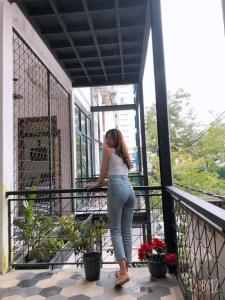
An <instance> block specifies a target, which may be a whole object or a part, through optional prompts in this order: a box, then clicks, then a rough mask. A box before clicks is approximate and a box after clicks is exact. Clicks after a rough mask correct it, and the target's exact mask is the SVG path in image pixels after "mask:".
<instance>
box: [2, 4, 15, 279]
mask: <svg viewBox="0 0 225 300" xmlns="http://www.w3.org/2000/svg"><path fill="white" fill-rule="evenodd" d="M12 54H13V51H12V24H11V5H10V4H9V2H8V1H7V0H0V273H1V272H5V271H6V270H7V267H8V257H7V256H8V215H7V200H6V198H5V192H6V191H7V190H12V188H13V99H12V95H13V68H12V62H13V58H12Z"/></svg>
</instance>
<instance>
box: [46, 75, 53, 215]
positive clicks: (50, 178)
mask: <svg viewBox="0 0 225 300" xmlns="http://www.w3.org/2000/svg"><path fill="white" fill-rule="evenodd" d="M50 85H51V80H50V72H49V71H48V70H47V87H48V156H49V157H48V169H49V203H50V216H51V215H52V199H51V197H52V195H51V189H52V146H53V144H52V117H51V88H50Z"/></svg>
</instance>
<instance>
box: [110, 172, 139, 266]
mask: <svg viewBox="0 0 225 300" xmlns="http://www.w3.org/2000/svg"><path fill="white" fill-rule="evenodd" d="M134 206H135V194H134V191H133V188H132V185H131V183H130V181H129V180H128V177H127V176H123V175H112V176H110V177H109V181H108V198H107V208H108V221H109V229H110V235H111V240H112V245H113V249H114V255H115V258H116V260H117V262H118V261H119V260H120V259H123V258H124V259H125V260H127V261H128V263H129V262H131V259H132V233H131V228H132V221H133V214H134Z"/></svg>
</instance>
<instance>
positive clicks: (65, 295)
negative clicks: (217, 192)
mask: <svg viewBox="0 0 225 300" xmlns="http://www.w3.org/2000/svg"><path fill="white" fill-rule="evenodd" d="M11 2H16V3H17V6H16V7H15V5H14V4H13V5H14V9H15V10H19V9H21V11H23V12H24V14H25V16H23V18H24V19H23V21H24V22H22V24H26V23H28V22H27V21H28V20H29V21H30V23H31V24H32V25H33V26H34V27H35V28H36V30H37V32H38V34H39V38H40V40H39V42H40V41H42V42H43V41H45V42H46V45H47V46H48V51H49V50H50V51H51V52H52V53H54V56H55V57H57V61H60V64H61V65H62V66H63V67H62V69H61V66H60V64H58V65H57V67H56V68H55V69H54V68H52V59H53V56H51V61H50V63H49V65H48V66H46V64H45V63H44V62H43V61H42V59H43V58H42V59H41V58H39V57H38V55H37V54H36V52H35V51H34V50H33V47H32V45H29V44H28V41H25V40H24V38H23V37H22V36H23V34H24V35H26V34H27V32H30V31H29V30H27V32H26V30H24V31H23V30H21V28H20V26H19V25H18V32H17V31H16V29H15V28H12V26H11V25H10V26H11V27H10V30H11V32H12V36H11V38H12V40H13V43H12V40H8V43H6V45H11V44H13V46H12V45H11V47H12V48H11V50H12V53H13V58H14V59H13V62H12V65H13V67H14V68H12V69H13V72H12V74H8V73H7V72H10V68H8V66H7V65H6V66H5V62H4V67H5V68H4V70H6V71H7V72H6V71H5V74H4V76H3V77H4V78H8V77H9V80H11V81H10V82H11V83H12V82H13V84H11V85H9V84H8V82H6V83H7V84H6V88H5V86H4V84H3V90H4V98H5V99H7V103H4V116H3V122H2V124H3V127H2V130H3V133H4V134H3V136H4V139H5V140H3V143H2V145H4V151H3V152H4V155H5V157H3V156H2V157H1V163H2V162H4V168H3V169H4V170H3V171H4V172H3V173H4V174H3V175H4V176H5V173H6V178H7V180H9V183H8V181H7V186H5V185H4V184H2V182H0V183H1V187H2V186H3V187H4V188H2V189H1V190H4V195H3V197H4V200H6V201H7V205H8V211H7V209H6V205H5V207H4V205H2V206H1V208H2V207H3V210H2V211H1V210H0V219H1V220H4V222H2V224H1V226H2V227H1V228H0V229H1V233H0V250H2V249H3V242H5V244H6V245H7V247H5V249H7V250H6V252H5V253H3V250H2V253H0V258H1V264H2V265H4V264H5V265H4V270H6V269H7V268H8V270H10V271H11V272H9V273H6V274H3V275H0V298H1V299H3V300H10V299H18V300H19V299H24V298H25V299H34V300H36V299H37V300H38V299H56V300H57V299H62V300H63V299H70V300H73V299H77V300H80V299H89V298H90V299H91V298H93V299H96V300H97V299H105V298H107V297H109V298H110V299H114V298H115V299H118V300H120V299H121V300H123V299H124V300H125V299H138V300H145V299H152V300H155V299H161V300H169V299H171V300H172V299H183V298H185V299H188V300H189V299H193V300H195V299H200V300H201V299H206V300H207V299H216V300H217V299H218V300H220V299H225V263H224V261H225V211H224V209H222V208H221V207H216V206H215V205H213V204H212V203H207V202H206V201H203V200H202V199H200V198H198V197H194V196H192V195H190V194H188V193H186V192H184V191H182V190H181V189H178V188H175V187H174V185H173V178H172V167H171V155H170V138H169V126H168V109H167V108H168V107H167V90H166V81H165V67H164V54H163V40H162V28H161V11H160V1H154V0H149V1H145V0H141V1H133V0H132V1H127V0H121V1H117V0H114V1H113V0H107V1H104V0H95V1H86V0H80V1H61V0H58V1H55V0H49V1H35V0H34V1H27V0H21V1H11ZM87 2H88V5H87ZM10 5H11V4H10ZM1 9H2V6H1V5H0V10H1ZM21 11H19V14H20V15H22V14H21ZM128 12H129V13H128ZM20 17H21V16H20ZM5 19H6V18H4V20H5ZM14 20H16V19H15V18H14ZM25 21H26V22H25ZM0 22H1V20H0ZM18 24H19V21H18ZM16 25H17V24H16ZM27 26H28V25H27ZM29 26H31V25H29ZM15 27H16V26H15ZM5 28H6V29H5ZM16 28H17V27H16ZM31 28H32V26H31V27H29V29H30V30H31ZM3 30H7V27H4V26H3ZM10 30H9V31H10ZM32 30H33V29H32ZM19 31H21V32H19ZM31 32H33V31H31ZM149 32H151V39H152V49H151V50H152V56H153V63H154V77H155V78H154V79H155V98H156V114H157V131H158V146H159V147H158V148H159V149H158V150H159V151H158V152H159V161H160V162H159V163H160V176H161V178H160V181H161V183H160V186H149V184H148V168H147V153H146V136H145V134H146V132H145V118H144V101H143V83H142V81H143V73H144V65H145V58H146V52H147V42H148V38H149ZM7 34H8V32H5V31H4V38H5V37H7ZM35 34H37V33H35ZM0 35H1V33H0ZM35 37H36V35H35ZM41 39H42V40H41ZM30 40H32V39H30ZM3 41H4V39H3ZM2 44H4V43H2ZM40 45H42V46H43V45H44V44H40ZM0 47H1V46H0ZM37 48H38V49H39V43H38V47H37ZM40 48H41V46H40ZM43 48H44V47H43ZM39 50H40V49H39ZM7 51H9V50H8V49H7ZM50 51H49V53H50ZM41 52H42V49H41V51H40V53H41ZM49 53H48V55H49ZM4 55H5V53H4ZM4 55H3V57H4ZM47 57H49V56H47ZM5 61H6V64H7V62H8V60H5ZM45 61H46V58H45ZM56 70H61V71H63V70H64V71H65V72H64V71H63V72H64V73H63V75H62V74H61V75H60V76H61V78H57V74H58V75H59V74H60V71H59V73H57V72H56V75H55V73H54V71H56ZM66 74H67V75H68V77H67V75H66ZM60 76H59V77H60ZM65 78H66V79H65ZM62 79H63V80H62ZM61 82H63V84H64V85H67V86H66V87H64V86H63V84H62V83H61ZM68 82H69V83H70V85H69V83H68ZM3 83H5V81H4V82H3ZM115 84H132V85H134V86H135V96H136V98H135V101H134V103H133V104H129V105H126V104H122V105H105V106H98V105H97V106H93V105H92V104H91V105H90V107H89V109H90V110H89V111H88V113H87V115H91V114H93V113H96V112H97V113H101V112H104V111H116V110H126V109H129V110H134V111H135V113H136V120H135V122H136V127H135V129H137V132H135V134H136V140H137V144H138V145H137V148H138V153H137V156H138V157H139V166H138V167H139V172H138V173H137V174H135V175H134V176H132V177H131V181H132V182H133V184H134V185H135V187H134V190H135V193H136V200H137V201H136V208H135V214H134V222H133V229H132V233H133V235H132V236H133V253H132V263H131V266H130V273H131V281H130V282H129V283H127V285H126V286H124V288H122V289H114V287H113V283H114V273H115V270H116V266H115V261H114V259H113V256H112V255H111V253H112V246H111V242H110V236H109V230H108V231H107V234H106V235H105V236H104V237H103V238H102V241H101V245H100V247H99V249H98V250H100V252H101V254H102V268H101V277H100V280H98V281H96V282H87V281H85V280H84V272H83V262H82V257H81V256H79V255H76V254H75V253H74V251H73V249H71V247H70V243H69V242H68V240H66V239H65V236H62V235H60V227H58V228H56V227H55V228H54V231H53V233H52V235H51V236H50V238H51V239H52V240H53V241H54V242H56V241H57V245H58V246H57V249H54V251H52V250H50V249H49V247H46V245H47V246H48V243H46V239H48V238H49V235H47V234H43V232H45V230H48V229H49V228H48V226H47V225H49V227H51V225H52V224H53V225H54V221H52V220H53V219H54V218H55V217H57V216H58V217H60V216H76V218H77V219H79V220H83V221H85V220H90V219H91V220H99V218H100V217H102V218H103V219H104V220H106V221H107V207H106V204H107V203H106V201H107V190H106V189H105V188H101V189H96V190H93V191H89V192H87V191H86V190H84V189H83V188H82V187H83V184H84V183H86V182H88V181H90V180H91V181H92V180H94V179H95V178H91V176H93V174H94V172H93V171H90V174H87V173H88V172H86V171H87V170H86V169H88V167H86V166H85V167H86V168H84V169H85V171H84V172H83V170H82V159H83V157H82V156H81V155H80V156H79V155H77V158H76V159H77V161H76V163H77V162H78V160H79V162H80V166H81V170H82V171H81V175H82V172H83V173H85V172H86V176H83V177H82V178H76V182H74V178H75V177H76V176H75V175H77V173H78V172H77V170H75V167H74V163H75V162H74V161H73V160H75V159H74V157H73V156H75V155H73V154H74V153H75V152H76V151H75V149H74V148H72V144H75V143H77V145H79V148H80V149H82V147H83V148H84V149H87V148H89V149H92V146H93V145H92V144H91V141H93V143H94V142H96V140H95V137H94V136H93V135H92V133H93V132H92V127H91V121H90V120H89V119H88V118H87V116H86V115H85V114H83V113H82V112H79V118H78V120H75V121H74V124H72V126H71V123H72V121H73V120H71V115H72V112H71V110H73V108H74V107H72V109H71V106H70V104H71V102H73V100H72V101H70V100H71V99H70V95H71V94H72V87H73V88H76V87H95V86H107V85H115ZM10 86H11V88H12V90H10ZM68 86H70V88H71V90H69V89H68ZM6 89H7V92H5V90H6ZM5 94H6V96H5ZM10 95H11V97H10ZM12 95H13V105H11V106H10V107H9V106H7V105H9V104H8V103H10V101H8V99H11V98H12ZM106 104H108V103H106ZM8 108H9V109H8ZM75 109H78V108H75ZM0 113H1V112H0ZM12 116H13V117H12ZM87 119H88V120H89V121H88V120H87ZM8 120H10V121H8ZM4 121H5V122H4ZM8 122H11V123H10V126H9V127H10V128H11V132H10V134H9V135H8V127H7V125H8V124H9V123H8ZM76 122H77V123H76ZM88 122H89V123H88ZM5 124H7V125H5ZM73 125H74V127H75V126H77V127H79V129H78V131H79V134H78V135H79V141H78V142H77V141H76V142H75V141H74V136H73V133H72V129H71V127H73ZM82 126H83V127H84V133H83V132H82ZM1 136H2V135H1ZM83 137H84V138H85V142H84V143H83V140H82V138H83ZM82 143H83V144H82ZM99 144H100V142H99ZM68 145H69V146H68ZM98 150H99V149H98ZM90 152H91V151H90ZM6 154H7V155H6ZM84 159H86V161H87V160H88V159H89V158H88V153H86V152H85V155H84ZM92 160H94V158H91V159H89V163H90V164H91V161H92ZM28 162H29V163H32V164H36V163H37V164H39V165H38V167H39V166H40V165H41V168H38V167H36V169H35V168H33V167H32V166H33V165H32V164H29V163H28ZM2 164H3V163H2ZM77 165H78V164H77ZM8 166H13V170H11V169H10V170H8V169H7V168H8ZM36 166H37V165H36ZM88 171H89V170H88ZM97 171H99V170H97ZM0 175H2V174H0ZM78 175H80V174H78ZM88 175H89V176H88ZM4 176H3V177H4ZM9 178H11V179H9ZM1 179H2V177H1ZM10 180H11V181H10ZM32 185H36V186H37V187H38V189H37V190H34V189H31V187H32ZM12 186H13V187H15V188H14V190H12ZM68 187H70V188H68ZM5 192H6V193H5ZM220 200H221V201H223V199H222V198H221V199H220ZM221 201H220V205H221ZM31 202H32V203H33V207H32V208H33V213H40V214H41V216H42V217H41V221H42V222H40V219H39V221H37V220H36V221H37V222H36V221H34V220H35V219H33V218H32V224H31V226H30V228H29V229H30V234H29V239H26V238H25V236H24V234H23V230H22V228H20V227H19V226H18V222H20V223H21V222H22V223H25V221H26V219H25V214H24V211H25V208H26V207H27V206H28V205H29V203H31ZM223 203H224V202H223ZM221 206H222V205H221ZM5 220H7V221H8V223H7V222H5ZM49 220H50V221H52V222H50V223H48V222H49ZM38 222H39V225H40V226H42V227H41V230H42V232H41V233H40V231H39V233H40V235H36V233H37V231H38V228H39V229H40V226H39V225H38ZM3 223H4V224H3ZM50 224H51V225H50ZM45 225H46V226H45ZM38 226H39V227H38ZM2 229H3V230H2ZM7 229H8V232H7ZM107 229H108V228H107ZM3 232H4V234H3ZM6 232H7V235H6V234H5V233H6ZM153 236H154V237H155V236H157V237H160V238H162V239H164V240H165V242H166V243H167V245H168V249H169V251H170V252H176V254H177V256H178V264H177V266H176V267H173V268H169V269H168V273H167V274H166V278H164V279H154V278H153V277H151V276H150V275H149V270H148V266H147V265H146V264H145V263H143V262H140V261H139V260H138V253H137V248H138V246H139V245H140V244H141V243H143V242H146V241H149V239H150V238H151V237H153ZM31 240H32V241H34V243H32V245H31V244H30V242H31ZM47 241H48V240H47ZM44 247H46V248H44ZM43 249H44V250H43ZM34 250H35V251H34ZM31 252H32V253H34V252H35V255H32V259H30V257H31V256H30V253H31ZM4 256H6V257H7V258H8V259H7V258H5V257H4ZM37 257H38V258H37ZM40 258H41V259H40ZM2 262H3V263H2ZM2 265H1V266H0V268H1V271H2V270H3V268H2ZM40 269H42V270H40ZM44 269H45V270H44Z"/></svg>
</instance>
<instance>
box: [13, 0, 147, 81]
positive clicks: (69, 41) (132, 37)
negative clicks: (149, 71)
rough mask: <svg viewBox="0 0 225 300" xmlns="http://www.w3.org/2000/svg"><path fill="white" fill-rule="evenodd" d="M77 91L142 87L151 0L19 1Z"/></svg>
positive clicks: (19, 4)
mask: <svg viewBox="0 0 225 300" xmlns="http://www.w3.org/2000/svg"><path fill="white" fill-rule="evenodd" d="M14 2H16V3H17V4H18V6H19V7H20V8H21V10H22V11H23V12H24V13H25V15H26V16H27V17H28V19H29V20H30V22H31V24H32V25H33V26H34V27H35V29H36V30H37V31H38V33H39V34H40V36H41V38H42V39H43V40H44V42H45V43H46V44H47V46H48V47H49V49H50V50H51V52H52V53H53V54H54V56H55V57H56V58H57V60H58V61H59V62H60V64H61V65H62V67H63V68H64V70H65V71H66V73H67V75H68V76H69V77H70V79H71V80H72V83H73V86H74V87H82V86H98V85H115V84H129V83H138V82H139V81H140V80H141V78H142V76H143V69H144V63H145V56H146V51H147V40H148V34H149V27H150V26H149V23H150V22H149V8H148V5H149V0H16V1H14Z"/></svg>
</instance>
